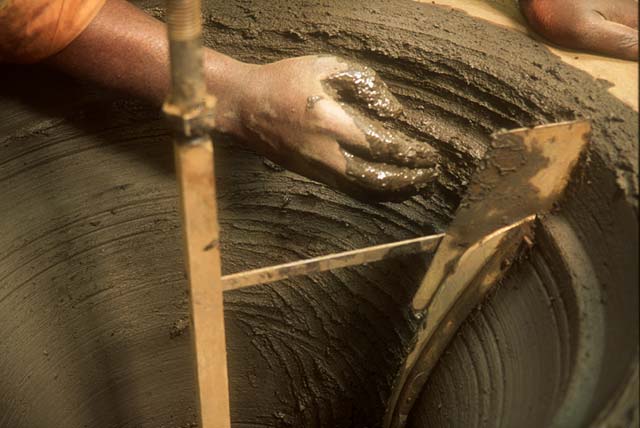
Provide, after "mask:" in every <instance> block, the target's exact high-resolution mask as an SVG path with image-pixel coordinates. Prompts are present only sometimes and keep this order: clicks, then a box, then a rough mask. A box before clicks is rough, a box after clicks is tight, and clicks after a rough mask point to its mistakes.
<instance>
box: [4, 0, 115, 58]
mask: <svg viewBox="0 0 640 428" xmlns="http://www.w3.org/2000/svg"><path fill="white" fill-rule="evenodd" d="M105 1H106V0H0V62H17V63H33V62H37V61H40V60H42V59H44V58H47V57H49V56H51V55H53V54H56V53H58V52H59V51H61V50H62V49H64V48H65V47H66V46H67V45H68V44H69V43H71V41H73V39H75V38H76V37H77V36H78V35H79V34H80V33H81V32H82V31H83V30H84V29H85V28H86V27H87V25H89V23H90V22H91V21H92V20H93V18H95V16H96V15H97V14H98V12H99V11H100V8H101V7H102V5H103V4H104V3H105Z"/></svg>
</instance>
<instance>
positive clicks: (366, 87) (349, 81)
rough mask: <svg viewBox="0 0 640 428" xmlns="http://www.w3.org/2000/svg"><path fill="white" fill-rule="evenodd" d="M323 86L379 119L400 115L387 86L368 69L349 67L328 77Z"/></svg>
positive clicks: (396, 103) (400, 111)
mask: <svg viewBox="0 0 640 428" xmlns="http://www.w3.org/2000/svg"><path fill="white" fill-rule="evenodd" d="M324 84H325V86H328V88H327V89H330V90H333V91H335V92H336V95H337V96H338V98H340V99H342V100H343V101H345V102H355V103H361V104H364V106H365V107H366V108H367V109H369V110H371V111H372V112H374V113H375V114H377V115H378V116H380V117H383V118H388V117H397V116H399V115H400V113H402V106H401V105H400V103H399V102H398V100H397V99H396V97H395V96H394V95H393V94H392V93H391V91H390V90H389V87H388V86H387V84H386V83H384V81H383V80H382V79H380V77H379V76H378V74H377V73H376V72H375V71H373V70H371V69H370V68H368V67H362V66H351V67H349V68H348V69H347V70H345V71H340V72H338V73H335V74H333V75H331V76H329V77H328V78H327V79H325V80H324Z"/></svg>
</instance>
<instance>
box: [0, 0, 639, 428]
mask: <svg viewBox="0 0 640 428" xmlns="http://www.w3.org/2000/svg"><path fill="white" fill-rule="evenodd" d="M137 3H138V5H139V6H141V7H142V8H144V9H145V10H146V11H147V12H149V13H151V14H153V15H155V16H157V17H159V18H160V19H162V16H163V9H162V8H161V6H162V2H159V1H158V2H156V1H138V2H137ZM203 3H204V8H205V13H204V23H205V44H206V45H208V46H209V47H212V48H215V49H217V50H220V51H222V52H225V53H227V54H230V55H232V56H234V57H235V58H238V59H241V60H244V61H249V62H255V63H265V62H270V61H275V60H278V59H282V58H285V57H292V56H300V55H308V54H322V53H329V54H334V55H340V56H343V57H345V58H349V59H350V60H353V61H360V62H362V63H364V64H366V65H368V66H370V67H371V68H373V69H374V70H376V71H378V72H379V74H380V75H381V76H382V78H383V79H384V80H385V81H386V82H387V83H388V84H389V86H390V88H391V90H392V92H393V93H394V94H395V95H396V96H397V97H398V98H399V99H400V101H401V102H402V103H403V105H404V106H405V107H406V113H405V114H404V115H403V116H402V117H401V118H400V119H399V120H398V121H397V122H396V125H395V126H397V127H398V128H399V129H401V130H402V131H403V132H405V133H407V134H408V135H410V136H412V137H414V138H416V139H418V140H420V141H425V142H428V143H429V144H431V145H433V146H434V147H435V148H437V149H438V151H439V152H440V153H442V155H443V157H444V158H445V163H444V165H443V166H442V174H441V176H440V178H439V179H438V182H437V183H436V184H435V186H434V187H433V188H430V189H429V190H428V191H425V192H424V194H422V195H418V196H416V197H413V198H411V199H409V200H406V201H404V202H402V203H398V202H395V203H375V202H367V201H361V200H356V199H353V198H350V197H348V196H345V195H344V194H341V193H339V192H337V191H334V190H332V189H330V188H328V187H326V186H324V185H322V184H318V183H316V182H313V181H310V180H308V179H305V178H302V177H301V176H298V175H296V174H293V173H290V172H287V171H285V170H283V169H281V168H279V167H277V166H276V165H275V164H273V163H271V162H270V161H267V160H265V159H264V158H262V157H260V156H258V155H256V154H254V153H252V152H250V151H248V150H247V149H245V148H243V146H242V143H241V142H238V141H235V140H233V139H231V138H229V137H226V136H223V135H216V136H215V137H214V141H215V145H216V163H217V165H216V168H217V177H216V179H217V187H218V191H219V204H220V205H219V210H220V223H221V228H222V236H221V249H222V258H223V271H224V273H233V272H239V271H242V270H247V269H251V268H256V267H262V266H268V265H273V264H277V263H283V262H287V261H293V260H298V259H302V258H308V257H313V256H318V255H324V254H329V253H333V252H339V251H345V250H350V249H355V248H361V247H365V246H370V245H375V244H381V243H386V242H392V241H396V240H400V239H407V238H412V237H418V236H422V235H427V234H432V233H434V232H441V231H444V230H446V227H447V224H448V222H449V221H450V219H451V216H452V213H453V212H454V210H455V209H456V207H457V204H458V203H459V201H460V198H461V196H462V195H463V194H464V191H465V188H466V185H467V181H468V179H469V177H470V175H471V173H472V172H473V171H474V168H475V166H476V164H477V162H478V161H479V159H481V158H482V156H483V154H484V151H485V148H486V146H487V145H488V142H489V137H490V135H491V133H492V132H494V131H497V130H500V129H512V128H518V127H523V126H533V125H539V124H544V123H552V122H559V121H565V120H572V119H578V118H587V119H591V120H592V126H593V134H592V140H591V143H590V146H589V149H588V153H587V154H586V156H584V158H583V159H582V160H581V163H580V166H579V167H578V169H577V171H576V172H575V174H574V177H573V178H572V182H571V184H570V186H569V189H568V191H567V195H566V197H565V198H564V200H563V201H562V203H561V204H560V205H559V206H558V207H557V209H556V210H554V212H553V213H552V214H548V215H546V216H544V217H543V218H541V219H540V220H539V221H538V224H537V226H536V242H535V246H534V247H533V249H532V250H531V251H530V252H529V253H528V255H527V256H526V257H525V258H524V259H523V260H520V261H519V262H518V263H516V264H515V265H514V266H512V267H511V269H510V270H509V272H508V274H507V276H506V278H505V279H504V280H503V281H501V283H500V284H496V285H495V287H494V290H493V291H492V293H491V295H490V296H489V297H488V298H487V299H486V301H484V302H483V303H482V304H481V305H480V306H479V307H477V309H475V310H474V311H473V312H472V313H471V315H470V316H469V317H468V319H467V320H466V321H465V323H464V324H463V325H462V327H461V328H460V330H459V332H458V334H457V335H456V337H455V338H454V339H453V341H452V342H451V344H450V345H449V347H448V348H447V350H446V351H445V352H444V354H443V356H442V358H441V359H440V360H439V362H438V364H437V366H436V367H435V369H434V371H433V372H432V374H431V376H430V378H429V380H428V382H427V384H426V386H425V388H424V390H423V391H422V394H421V396H420V398H419V399H418V400H417V403H416V405H415V406H414V409H413V412H412V413H411V415H410V418H409V420H408V423H407V426H408V427H410V428H425V427H481V426H482V427H544V426H558V427H574V426H575V427H578V426H591V425H594V426H595V425H599V424H604V423H605V422H606V423H619V424H620V425H619V426H628V425H626V424H627V423H630V422H629V421H632V422H633V421H634V420H637V415H638V407H637V398H635V397H637V395H636V396H634V395H633V394H634V393H633V391H635V394H637V379H638V378H637V373H638V264H637V260H638V241H637V237H638V224H637V214H638V212H637V208H638V206H637V204H638V188H637V174H638V163H637V140H638V115H637V113H636V112H634V111H633V110H632V109H631V108H629V107H627V106H626V105H624V104H623V103H622V102H620V101H619V100H617V99H616V98H615V97H613V96H612V95H610V94H609V93H608V92H607V86H606V84H605V83H604V82H601V81H596V80H594V79H593V78H592V77H591V76H590V75H588V74H586V73H584V72H582V71H579V70H577V69H575V68H572V67H570V66H568V65H566V64H564V63H563V62H561V61H560V60H559V59H558V58H557V57H555V56H554V55H552V54H551V53H550V52H549V51H548V50H547V49H546V48H545V47H544V46H543V45H541V44H540V43H538V42H536V41H535V40H533V39H531V38H530V37H528V36H526V35H523V34H519V33H516V32H513V31H509V30H506V29H503V28H500V27H497V26H493V25H490V24H489V23H487V22H484V21H481V20H478V19H474V18H471V17H469V16H468V15H466V14H464V13H462V12H458V11H455V10H450V9H446V8H440V7H436V6H433V5H430V4H429V5H427V4H418V3H414V2H411V1H403V0H370V1H367V2H351V1H346V2H345V1H337V0H336V1H323V2H305V1H303V0H286V1H285V0H282V1H273V0H272V1H268V0H235V1H221V2H217V1H213V0H206V1H204V2H203ZM292 84H295V82H292ZM0 111H2V114H3V119H2V121H0V165H1V166H0V183H1V185H2V198H0V213H1V216H0V222H1V225H2V227H1V230H2V234H0V246H1V248H2V252H1V253H0V379H1V381H0V427H15V428H20V427H25V428H27V427H28V428H38V427H42V428H44V427H65V428H66V427H68V428H75V427H105V428H107V427H131V428H133V427H176V428H178V427H195V426H197V424H196V420H197V417H196V408H197V406H196V395H195V389H194V388H195V379H194V367H193V357H192V348H191V345H190V340H191V339H190V334H189V321H188V319H189V308H188V291H187V280H186V274H185V271H184V268H183V260H182V238H181V232H180V220H179V212H178V204H177V202H178V193H177V186H176V183H175V176H174V174H173V157H172V145H171V138H170V136H169V133H168V132H167V130H166V124H165V122H164V121H163V119H162V117H161V116H160V114H159V112H158V111H157V109H154V108H150V107H147V106H145V105H143V104H141V103H139V102H137V101H135V100H131V99H124V98H122V97H121V96H119V95H117V94H113V93H109V92H107V91H104V90H101V89H97V88H95V87H93V86H90V85H88V84H86V83H82V82H78V81H74V80H72V79H70V78H68V77H64V76H62V75H54V72H52V71H51V70H48V69H45V68H38V67H20V66H13V67H4V66H3V68H2V69H1V70H0ZM427 266H428V260H426V257H425V256H424V255H416V256H411V257H405V258H400V259H394V260H387V261H383V262H379V263H375V264H371V265H368V266H359V267H354V268H348V269H342V270H336V271H331V272H328V273H322V274H314V275H311V276H308V277H297V278H293V279H289V280H286V281H280V282H277V283H273V284H269V285H261V286H256V287H253V288H247V289H243V290H238V291H233V292H228V293H226V295H225V302H224V303H225V317H226V329H227V347H228V365H229V381H230V394H231V414H232V424H233V426H234V427H237V428H250V427H251V428H256V427H308V428H314V427H358V428H360V427H361V428H364V427H378V426H380V425H381V423H382V418H383V415H384V413H385V410H386V403H387V400H388V399H389V395H390V391H391V387H392V383H393V380H394V377H395V375H396V373H397V371H398V369H399V368H400V365H401V363H402V361H403V358H404V357H405V356H406V355H407V352H408V350H409V348H410V346H411V340H412V338H413V337H414V333H415V331H416V328H417V326H418V321H417V320H416V319H414V318H413V317H412V315H411V314H410V312H409V306H410V301H411V297H412V295H413V292H414V291H415V290H416V288H417V287H418V285H419V283H420V280H421V278H422V277H423V275H424V273H425V270H426V268H427ZM630 391H631V392H630ZM616 426H618V425H616Z"/></svg>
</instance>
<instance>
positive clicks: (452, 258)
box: [384, 121, 591, 428]
mask: <svg viewBox="0 0 640 428" xmlns="http://www.w3.org/2000/svg"><path fill="white" fill-rule="evenodd" d="M590 132H591V126H590V123H589V121H574V122H564V123H558V124H552V125H543V126H538V127H535V128H531V129H529V128H523V129H517V130H513V131H509V132H501V133H496V134H494V135H493V136H492V141H491V145H490V147H489V149H488V151H487V153H486V156H485V159H484V160H483V161H482V162H481V164H480V166H479V167H478V169H477V171H476V172H475V174H474V176H473V177H472V179H471V184H470V185H469V187H468V189H467V193H466V196H465V197H464V199H463V201H462V203H461V204H460V206H459V207H458V210H457V212H456V214H455V216H454V218H453V220H452V222H451V224H450V226H449V228H448V230H447V233H446V235H445V237H444V238H443V239H442V241H441V242H440V244H439V245H438V249H437V250H436V253H435V255H434V257H433V259H432V262H431V264H430V266H429V269H428V271H427V273H426V275H425V277H424V279H423V281H422V283H421V285H420V287H419V289H418V291H417V292H416V294H415V296H414V299H413V302H412V309H413V311H414V314H415V315H416V317H417V318H419V319H422V327H421V328H420V329H419V330H418V333H417V334H416V338H415V345H414V347H413V349H412V351H411V352H410V353H409V355H408V356H407V358H406V360H405V362H404V364H403V366H402V367H401V369H400V371H399V373H398V375H397V376H396V381H395V383H394V387H393V390H392V394H391V396H390V400H389V402H388V405H387V412H386V415H385V421H384V427H385V428H399V427H402V426H404V424H405V422H406V419H407V418H408V415H409V412H410V410H411V408H412V407H413V404H414V402H415V400H416V399H417V397H418V395H419V394H420V392H421V391H422V389H423V387H424V385H425V383H426V381H427V379H428V376H429V374H430V371H431V369H432V368H433V366H434V365H435V363H436V361H437V360H438V358H439V356H440V354H441V353H442V352H443V351H444V349H445V348H446V346H447V344H448V343H449V341H450V339H451V338H452V337H453V334H454V333H455V331H456V330H457V328H458V326H459V325H460V324H461V323H462V321H463V320H464V319H465V318H466V316H467V315H468V313H469V311H471V310H472V309H473V307H475V306H477V304H479V303H480V302H481V300H482V298H483V297H484V296H485V294H486V293H487V292H488V290H489V289H490V288H491V286H492V285H493V284H495V283H496V282H497V281H499V279H500V278H501V277H502V276H503V275H504V273H505V272H506V268H507V267H508V266H509V265H510V264H511V261H512V259H513V258H514V257H515V256H516V255H517V252H518V249H519V248H520V247H521V245H522V242H523V240H526V241H528V242H529V243H531V242H532V239H533V238H532V225H533V220H534V219H535V217H536V214H541V213H544V212H547V211H549V210H550V209H551V208H552V207H553V205H554V203H556V202H557V201H558V200H559V199H560V197H561V196H562V195H563V193H564V190H565V188H566V187H567V184H568V183H569V180H570V178H571V172H572V171H573V169H574V167H575V166H576V164H577V163H578V160H579V158H580V154H581V153H582V151H583V149H584V148H585V146H586V145H587V143H588V141H589V136H590Z"/></svg>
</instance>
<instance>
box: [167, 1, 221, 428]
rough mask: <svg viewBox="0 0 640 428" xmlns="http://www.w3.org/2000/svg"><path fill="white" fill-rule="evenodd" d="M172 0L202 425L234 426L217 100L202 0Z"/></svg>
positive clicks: (171, 112)
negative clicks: (208, 70) (210, 81)
mask: <svg viewBox="0 0 640 428" xmlns="http://www.w3.org/2000/svg"><path fill="white" fill-rule="evenodd" d="M167 6H168V7H167V28H168V35H169V57H170V64H171V94H170V95H169V97H168V99H167V101H166V102H165V105H164V107H163V109H164V112H165V114H166V115H167V117H168V119H169V120H170V123H171V125H172V126H173V128H174V131H176V138H175V144H174V150H175V160H176V175H177V179H178V182H179V185H180V201H181V211H182V226H183V234H184V248H185V251H184V254H185V262H186V266H187V272H188V276H189V289H190V296H191V299H190V300H191V321H192V333H193V340H192V342H193V346H194V353H195V358H196V377H197V381H198V404H199V407H200V428H230V427H231V418H230V412H229V384H228V378H227V353H226V340H225V329H224V311H223V298H222V281H221V279H220V278H221V268H220V247H219V245H218V236H219V228H218V207H217V201H216V189H215V175H214V154H213V144H212V142H211V138H210V136H209V132H208V131H209V130H210V129H211V127H212V126H213V122H212V119H211V118H212V114H211V112H212V107H213V104H214V100H213V98H212V97H209V96H208V95H207V92H206V83H205V77H204V71H203V52H202V41H201V37H202V36H201V33H202V29H201V25H202V24H201V22H200V13H201V12H200V0H168V1H167Z"/></svg>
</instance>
